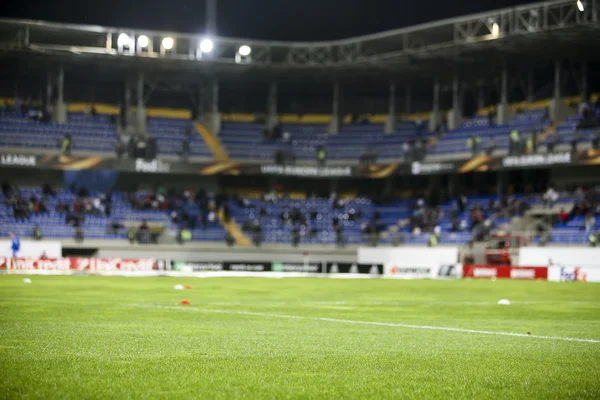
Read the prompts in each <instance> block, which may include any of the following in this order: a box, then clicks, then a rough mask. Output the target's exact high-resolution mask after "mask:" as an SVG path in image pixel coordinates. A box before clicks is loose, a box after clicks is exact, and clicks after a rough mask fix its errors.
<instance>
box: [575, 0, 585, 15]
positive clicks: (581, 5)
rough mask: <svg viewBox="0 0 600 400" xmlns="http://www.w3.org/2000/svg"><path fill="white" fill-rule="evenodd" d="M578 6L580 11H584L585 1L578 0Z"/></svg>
mask: <svg viewBox="0 0 600 400" xmlns="http://www.w3.org/2000/svg"><path fill="white" fill-rule="evenodd" d="M577 8H578V9H579V11H581V12H583V10H585V6H584V5H583V1H581V0H577Z"/></svg>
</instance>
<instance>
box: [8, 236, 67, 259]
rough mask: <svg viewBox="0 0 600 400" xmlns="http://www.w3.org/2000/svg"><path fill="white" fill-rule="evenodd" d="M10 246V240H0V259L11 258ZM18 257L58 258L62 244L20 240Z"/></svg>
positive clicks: (60, 255)
mask: <svg viewBox="0 0 600 400" xmlns="http://www.w3.org/2000/svg"><path fill="white" fill-rule="evenodd" d="M11 245H12V242H11V241H10V240H0V257H12V250H11ZM18 256H19V257H27V258H38V257H49V258H59V257H62V244H61V243H60V242H58V241H46V240H41V241H34V240H21V249H20V250H19V253H18Z"/></svg>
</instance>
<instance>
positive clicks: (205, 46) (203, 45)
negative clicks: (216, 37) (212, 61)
mask: <svg viewBox="0 0 600 400" xmlns="http://www.w3.org/2000/svg"><path fill="white" fill-rule="evenodd" d="M212 49H213V41H212V40H210V39H202V41H201V42H200V51H202V52H203V53H210V52H211V51H212Z"/></svg>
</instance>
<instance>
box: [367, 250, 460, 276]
mask: <svg viewBox="0 0 600 400" xmlns="http://www.w3.org/2000/svg"><path fill="white" fill-rule="evenodd" d="M457 261H458V248H457V247H434V248H430V247H416V246H402V247H377V248H373V247H360V248H359V249H358V262H359V263H383V264H384V266H385V268H384V275H385V276H389V277H395V278H407V279H410V278H413V279H414V278H431V279H434V278H438V277H442V276H444V277H453V276H456V273H455V271H454V269H453V268H448V267H449V266H454V265H455V264H456V263H457ZM442 269H443V270H444V271H442ZM442 272H443V273H442Z"/></svg>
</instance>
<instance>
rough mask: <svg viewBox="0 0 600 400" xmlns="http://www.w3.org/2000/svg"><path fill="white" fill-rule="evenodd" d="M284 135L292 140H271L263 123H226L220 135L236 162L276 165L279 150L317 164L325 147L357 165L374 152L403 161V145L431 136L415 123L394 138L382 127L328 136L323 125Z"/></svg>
mask: <svg viewBox="0 0 600 400" xmlns="http://www.w3.org/2000/svg"><path fill="white" fill-rule="evenodd" d="M280 130H281V132H282V135H285V134H286V133H289V139H288V140H285V139H267V138H265V137H264V130H263V125H262V124H259V123H244V122H226V123H224V125H223V128H222V130H221V132H220V138H221V142H222V143H223V144H224V145H225V146H226V147H227V149H228V151H229V154H230V156H231V157H232V158H233V159H236V160H266V161H274V160H275V153H276V152H277V151H278V150H281V151H287V152H290V151H291V152H293V153H294V154H295V156H296V159H297V160H298V161H314V160H316V159H317V149H318V148H319V146H325V148H326V151H327V159H328V160H332V161H350V162H355V161H357V160H358V159H359V158H360V156H361V155H362V154H364V153H365V152H366V151H371V152H374V153H375V154H376V156H377V160H381V161H398V160H401V159H402V157H403V144H404V143H410V142H411V141H414V140H418V139H427V138H428V132H419V130H418V129H417V127H416V126H415V124H414V123H412V122H406V123H403V124H401V125H400V126H399V127H398V129H397V130H396V131H395V132H394V133H392V134H384V133H383V130H384V129H383V125H382V124H371V123H364V124H346V125H344V126H343V127H342V128H341V130H340V132H339V133H338V134H335V135H328V134H327V126H326V125H323V124H284V125H282V126H281V128H280Z"/></svg>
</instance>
